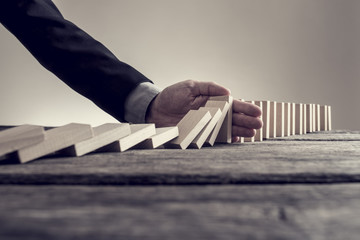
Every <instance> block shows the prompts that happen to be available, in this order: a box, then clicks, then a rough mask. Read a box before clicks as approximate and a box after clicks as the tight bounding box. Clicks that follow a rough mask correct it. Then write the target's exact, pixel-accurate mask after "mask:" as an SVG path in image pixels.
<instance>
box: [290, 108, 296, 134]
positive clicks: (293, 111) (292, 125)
mask: <svg viewBox="0 0 360 240" xmlns="http://www.w3.org/2000/svg"><path fill="white" fill-rule="evenodd" d="M290 109H291V113H290V135H295V134H296V133H295V132H296V128H295V124H296V121H295V117H296V103H290Z"/></svg>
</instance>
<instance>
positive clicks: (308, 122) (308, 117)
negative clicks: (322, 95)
mask: <svg viewBox="0 0 360 240" xmlns="http://www.w3.org/2000/svg"><path fill="white" fill-rule="evenodd" d="M312 106H313V105H312V104H306V132H308V133H311V132H312V131H313V130H312V129H313V121H312V119H313V115H312V114H313V109H312Z"/></svg>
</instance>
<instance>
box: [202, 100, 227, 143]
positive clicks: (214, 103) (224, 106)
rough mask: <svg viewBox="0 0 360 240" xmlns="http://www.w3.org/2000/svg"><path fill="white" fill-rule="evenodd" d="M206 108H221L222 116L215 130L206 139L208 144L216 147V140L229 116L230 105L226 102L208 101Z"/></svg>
mask: <svg viewBox="0 0 360 240" xmlns="http://www.w3.org/2000/svg"><path fill="white" fill-rule="evenodd" d="M205 107H212V108H220V110H221V116H220V118H219V121H218V123H217V124H216V125H215V128H214V130H213V131H212V132H211V133H210V135H209V137H208V138H207V139H206V143H207V144H209V145H210V146H214V143H215V141H216V138H217V136H218V134H219V132H220V130H221V128H222V126H223V123H224V122H225V119H226V117H227V116H228V111H229V108H230V105H229V103H228V102H226V101H207V102H206V104H205Z"/></svg>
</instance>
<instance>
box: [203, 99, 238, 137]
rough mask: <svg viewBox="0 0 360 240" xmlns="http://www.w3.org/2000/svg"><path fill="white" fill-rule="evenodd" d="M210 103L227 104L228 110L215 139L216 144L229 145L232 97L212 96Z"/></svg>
mask: <svg viewBox="0 0 360 240" xmlns="http://www.w3.org/2000/svg"><path fill="white" fill-rule="evenodd" d="M209 100H211V101H226V102H228V103H229V110H228V112H227V115H226V117H225V119H224V122H223V124H222V126H221V129H220V132H219V134H218V136H217V138H216V142H218V143H231V140H232V114H233V107H232V105H233V100H234V99H233V97H232V96H214V97H210V98H209Z"/></svg>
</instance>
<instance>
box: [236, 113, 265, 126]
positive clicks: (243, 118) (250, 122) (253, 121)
mask: <svg viewBox="0 0 360 240" xmlns="http://www.w3.org/2000/svg"><path fill="white" fill-rule="evenodd" d="M232 121H233V125H235V126H239V127H244V128H250V129H260V128H261V127H262V121H261V119H260V118H257V117H251V116H247V115H245V114H241V113H233V118H232Z"/></svg>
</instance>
